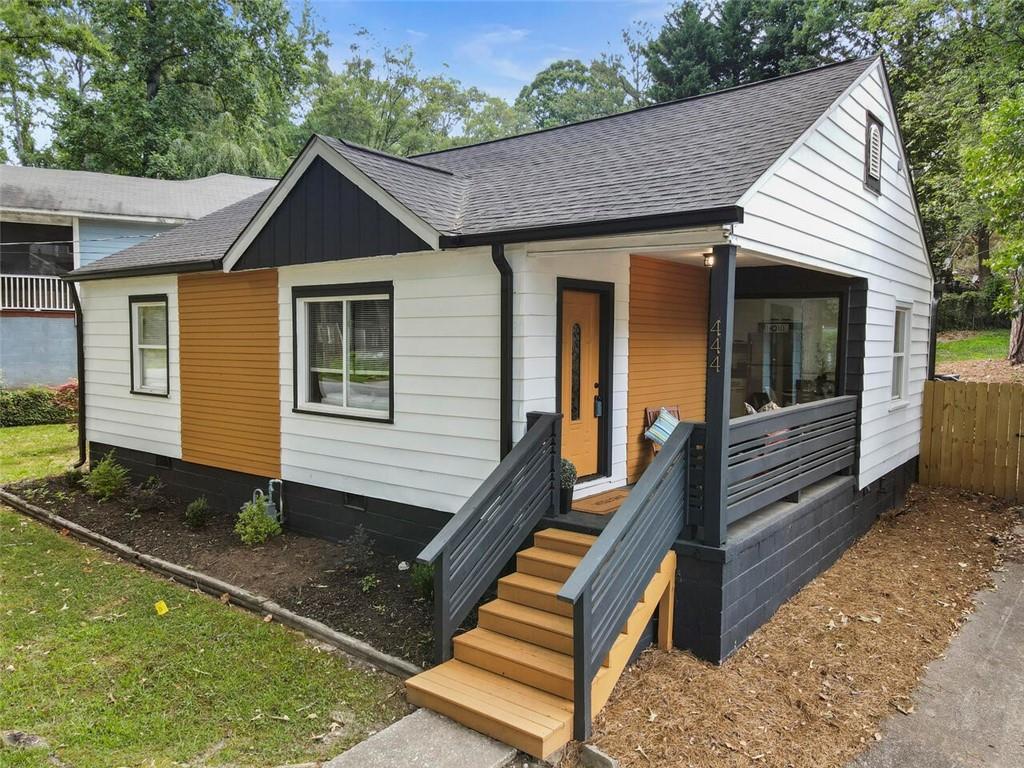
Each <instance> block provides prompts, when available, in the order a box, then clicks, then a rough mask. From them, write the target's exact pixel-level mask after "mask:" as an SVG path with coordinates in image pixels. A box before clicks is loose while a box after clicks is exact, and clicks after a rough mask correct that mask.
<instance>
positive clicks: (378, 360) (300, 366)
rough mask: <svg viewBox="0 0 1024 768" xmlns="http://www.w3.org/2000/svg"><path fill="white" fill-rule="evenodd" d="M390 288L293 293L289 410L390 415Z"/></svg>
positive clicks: (386, 417) (338, 288)
mask: <svg viewBox="0 0 1024 768" xmlns="http://www.w3.org/2000/svg"><path fill="white" fill-rule="evenodd" d="M391 347H392V295H391V286H390V284H383V285H381V284H373V285H358V286H331V287H323V288H302V289H296V295H295V349H296V358H297V359H296V382H295V384H296V397H295V407H296V408H297V409H298V410H307V411H314V412H320V413H328V414H334V415H339V416H351V417H356V418H368V419H380V420H389V419H390V418H391V416H392V407H391V401H392V371H391V351H392V350H391Z"/></svg>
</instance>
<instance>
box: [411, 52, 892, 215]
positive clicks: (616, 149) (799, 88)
mask: <svg viewBox="0 0 1024 768" xmlns="http://www.w3.org/2000/svg"><path fill="white" fill-rule="evenodd" d="M873 62H874V59H862V60H858V61H853V62H847V63H844V64H839V65H833V66H829V67H823V68H819V69H815V70H811V71H809V72H806V73H802V74H798V75H792V76H789V77H782V78H778V79H775V80H769V81H765V82H761V83H757V84H754V85H749V86H743V87H739V88H733V89H730V90H726V91H719V92H717V93H713V94H708V95H706V96H700V97H696V98H691V99H684V100H682V101H676V102H670V103H667V104H661V105H657V106H654V107H648V108H645V109H639V110H635V111H633V112H626V113H623V114H619V115H613V116H611V117H606V118H599V119H596V120H590V121H588V122H584V123H575V124H572V125H567V126H564V127H562V128H555V129H551V130H546V131H538V132H536V133H531V134H526V135H523V136H518V137H515V138H511V139H501V140H497V141H492V142H489V143H486V144H477V145H473V146H468V147H463V148H456V149H451V150H446V151H442V152H435V153H432V154H426V155H419V156H418V157H416V158H415V159H417V160H419V161H421V162H423V163H427V164H430V165H433V166H437V167H441V168H445V169H447V170H450V171H452V172H453V173H455V174H457V175H458V176H460V177H464V178H465V179H466V180H467V181H468V185H469V191H468V195H467V199H466V203H465V208H464V210H463V214H462V222H463V226H462V228H461V234H464V235H472V234H481V233H488V232H500V231H508V230H518V229H530V228H534V227H551V226H557V225H560V224H578V223H584V222H593V221H602V220H609V219H625V218H630V217H634V216H636V217H639V216H655V215H659V214H670V213H681V212H685V211H698V210H704V209H708V208H718V207H722V206H729V205H735V204H736V201H737V200H739V198H740V197H741V196H742V195H743V193H744V192H746V190H747V189H748V188H749V187H750V186H751V185H752V184H753V183H754V182H755V181H756V180H757V179H758V177H759V176H760V175H761V174H762V173H764V171H766V170H767V169H768V168H769V166H771V164H772V163H773V162H774V161H775V160H776V159H777V158H778V157H779V156H780V155H782V154H783V153H784V152H785V151H786V150H787V149H788V148H789V147H790V146H791V145H792V144H793V142H795V141H796V140H797V139H798V138H799V137H800V135H801V134H802V133H803V132H804V131H805V130H806V129H807V128H808V127H809V126H810V125H812V124H813V123H814V121H815V120H816V119H817V118H818V116H820V115H821V114H822V113H823V112H825V110H827V109H828V108H829V106H831V104H832V103H833V102H834V101H835V100H836V98H838V97H839V96H840V95H841V94H842V93H843V91H845V90H846V88H847V87H848V86H849V85H850V84H851V83H852V82H853V81H854V80H856V78H857V77H858V76H859V75H860V74H861V73H862V72H863V71H864V70H865V69H866V68H867V67H868V66H869V65H870V64H871V63H873Z"/></svg>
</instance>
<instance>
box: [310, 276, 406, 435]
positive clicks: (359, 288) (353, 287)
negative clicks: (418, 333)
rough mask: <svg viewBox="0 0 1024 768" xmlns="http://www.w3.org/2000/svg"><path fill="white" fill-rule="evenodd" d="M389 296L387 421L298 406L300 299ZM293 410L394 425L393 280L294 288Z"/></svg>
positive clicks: (374, 417) (315, 414) (314, 414)
mask: <svg viewBox="0 0 1024 768" xmlns="http://www.w3.org/2000/svg"><path fill="white" fill-rule="evenodd" d="M373 293H386V294H387V296H388V307H389V309H390V311H391V318H390V328H389V335H390V338H389V343H388V347H389V348H388V366H389V371H390V376H389V378H388V415H387V418H380V417H377V416H359V415H354V414H351V413H327V412H325V411H317V410H314V409H311V408H300V407H299V332H298V328H299V324H298V312H299V299H303V298H312V297H339V298H343V297H345V296H359V295H362V294H373ZM292 411H293V412H294V413H307V414H311V415H313V416H327V417H329V418H334V419H350V420H353V421H369V422H374V423H377V424H394V423H395V284H394V283H392V282H390V281H378V282H372V283H332V284H325V285H300V286H293V287H292Z"/></svg>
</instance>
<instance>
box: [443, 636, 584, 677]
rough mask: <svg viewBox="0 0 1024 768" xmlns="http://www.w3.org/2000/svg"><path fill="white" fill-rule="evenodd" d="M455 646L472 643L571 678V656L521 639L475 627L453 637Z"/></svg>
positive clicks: (499, 654)
mask: <svg viewBox="0 0 1024 768" xmlns="http://www.w3.org/2000/svg"><path fill="white" fill-rule="evenodd" d="M455 644H456V646H459V645H466V646H472V647H475V648H477V649H479V650H482V651H486V652H487V653H490V654H493V655H495V656H499V657H501V658H502V659H507V660H509V661H510V662H513V663H516V664H523V665H526V666H529V667H530V668H531V669H536V670H539V671H541V672H544V673H545V674H548V675H552V676H553V677H559V678H562V679H563V680H569V681H571V680H572V675H573V668H572V656H567V655H566V654H564V653H559V652H558V651H553V650H551V649H550V648H544V647H543V646H540V645H534V644H533V643H529V642H527V641H525V640H519V639H517V638H514V637H509V636H507V635H503V634H501V633H500V632H492V631H491V630H489V629H483V628H481V627H477V628H476V629H472V630H470V631H469V632H466V633H464V634H461V635H459V636H458V637H456V638H455Z"/></svg>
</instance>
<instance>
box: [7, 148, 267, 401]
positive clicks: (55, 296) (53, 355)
mask: <svg viewBox="0 0 1024 768" xmlns="http://www.w3.org/2000/svg"><path fill="white" fill-rule="evenodd" d="M273 184H274V182H273V181H271V180H268V179H251V178H248V177H245V176H232V175H230V174H223V173H222V174H217V175H216V176H208V177H206V178H203V179H193V180H191V181H164V180H161V179H140V178H135V177H131V176H114V175H111V174H106V173H91V172H85V171H62V170H54V169H48V168H26V167H22V166H11V165H5V166H2V167H0V381H2V382H3V384H4V385H5V386H24V385H28V384H63V383H64V382H65V381H67V380H68V379H69V378H72V377H74V376H75V375H76V373H75V369H76V366H75V326H74V304H73V301H72V296H71V292H70V287H69V286H68V285H66V284H64V283H62V282H61V280H60V276H61V275H63V274H65V273H67V272H69V271H71V270H72V269H77V268H78V267H81V266H85V265H87V264H90V263H92V262H94V261H97V260H99V259H102V258H103V257H104V256H109V255H110V254H112V253H116V252H118V251H121V250H123V249H125V248H128V247H129V246H132V245H136V244H138V243H141V242H142V241H144V240H148V239H149V238H151V237H153V236H154V235H158V234H161V233H163V232H167V231H169V230H171V229H173V228H174V227H177V226H179V225H181V224H183V223H185V222H187V221H192V220H193V219H198V218H201V217H203V216H205V215H207V214H208V213H212V212H213V211H216V210H218V209H219V208H223V207H224V206H226V205H230V204H231V203H234V202H236V201H238V200H241V199H242V198H245V197H248V196H249V195H252V194H254V193H255V192H259V191H260V190H264V189H268V188H269V187H271V186H273Z"/></svg>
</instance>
